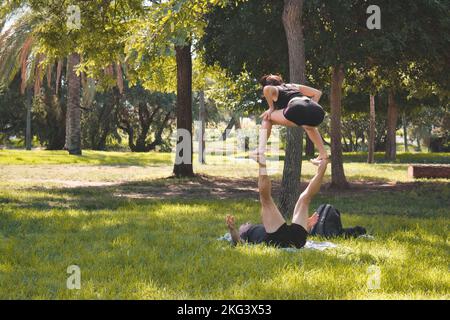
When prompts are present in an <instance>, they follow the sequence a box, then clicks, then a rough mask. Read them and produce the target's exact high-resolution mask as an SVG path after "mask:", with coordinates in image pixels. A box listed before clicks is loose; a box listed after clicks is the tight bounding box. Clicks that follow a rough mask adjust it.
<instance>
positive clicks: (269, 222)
mask: <svg viewBox="0 0 450 320" xmlns="http://www.w3.org/2000/svg"><path fill="white" fill-rule="evenodd" d="M258 188H259V199H260V202H261V218H262V222H263V224H264V228H265V229H266V232H267V233H274V232H275V231H277V230H278V229H279V228H280V227H281V226H282V225H283V224H284V223H285V222H286V221H285V220H284V218H283V216H282V215H281V213H280V211H279V210H278V208H277V206H276V204H275V202H274V201H273V199H272V183H271V181H270V178H269V176H268V175H267V169H266V166H264V165H261V164H260V165H259V179H258Z"/></svg>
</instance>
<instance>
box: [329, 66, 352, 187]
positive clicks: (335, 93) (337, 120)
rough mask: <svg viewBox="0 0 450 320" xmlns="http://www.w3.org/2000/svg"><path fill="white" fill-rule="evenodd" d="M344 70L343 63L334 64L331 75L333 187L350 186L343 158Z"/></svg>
mask: <svg viewBox="0 0 450 320" xmlns="http://www.w3.org/2000/svg"><path fill="white" fill-rule="evenodd" d="M343 82H344V70H343V67H342V65H340V66H334V67H333V69H332V76H331V96H330V106H331V128H330V129H331V130H330V131H331V186H330V187H331V188H336V189H346V188H348V187H349V185H348V182H347V179H346V177H345V173H344V164H343V159H342V141H341V140H342V128H341V126H342V121H341V114H342V106H341V103H342V83H343Z"/></svg>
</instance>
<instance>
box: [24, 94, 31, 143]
mask: <svg viewBox="0 0 450 320" xmlns="http://www.w3.org/2000/svg"><path fill="white" fill-rule="evenodd" d="M26 95H27V97H26V104H27V120H26V128H25V147H26V149H27V150H31V147H32V141H31V140H32V136H31V108H32V106H33V96H32V91H31V88H28V90H27V92H26Z"/></svg>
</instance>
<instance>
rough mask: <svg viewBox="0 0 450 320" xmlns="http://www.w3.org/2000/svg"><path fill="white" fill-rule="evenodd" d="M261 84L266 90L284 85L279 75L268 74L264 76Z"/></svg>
mask: <svg viewBox="0 0 450 320" xmlns="http://www.w3.org/2000/svg"><path fill="white" fill-rule="evenodd" d="M259 83H260V84H261V86H262V87H263V88H264V87H265V86H279V85H282V84H283V83H284V81H283V78H281V76H280V75H278V74H266V75H265V76H263V77H262V78H261V79H260V80H259Z"/></svg>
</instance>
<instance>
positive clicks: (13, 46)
mask: <svg viewBox="0 0 450 320" xmlns="http://www.w3.org/2000/svg"><path fill="white" fill-rule="evenodd" d="M38 23H39V18H38V17H37V16H36V15H34V14H33V12H30V11H28V12H26V13H24V14H23V15H22V16H21V17H20V19H17V20H16V21H15V22H14V23H13V24H12V26H11V27H10V28H9V29H8V30H6V31H5V32H3V33H2V34H1V35H0V83H3V84H6V85H8V84H9V83H11V81H12V80H13V79H14V77H15V75H16V74H17V73H18V72H20V73H21V79H22V82H21V94H25V93H26V94H27V121H26V123H27V128H26V146H27V149H28V150H30V149H31V106H32V96H33V91H32V90H31V84H33V83H34V97H35V98H36V97H38V96H40V92H41V87H42V80H43V78H44V76H46V77H47V88H48V89H52V88H51V84H50V82H51V74H52V70H53V69H56V77H55V79H56V83H55V90H54V95H55V96H57V95H58V90H59V86H60V81H61V74H62V72H63V65H64V62H63V59H59V60H58V62H56V63H55V62H51V63H48V62H47V63H46V64H45V58H46V57H45V55H43V54H42V53H40V52H39V49H38V47H37V46H36V42H37V41H35V39H34V37H33V30H34V28H36V27H37V26H38ZM3 25H4V20H2V21H0V27H3ZM79 63H80V57H79V55H78V54H77V53H73V54H71V55H69V57H68V58H67V64H68V70H67V75H66V76H67V79H68V81H67V86H68V101H67V111H66V116H65V118H66V130H65V131H66V133H65V135H66V149H67V150H68V151H69V154H75V155H80V154H81V108H80V92H81V86H80V76H78V75H77V74H76V72H75V69H74V68H75V67H76V66H77V65H78V64H79ZM45 69H47V73H46V75H44V72H43V70H45ZM27 88H28V90H27Z"/></svg>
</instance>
